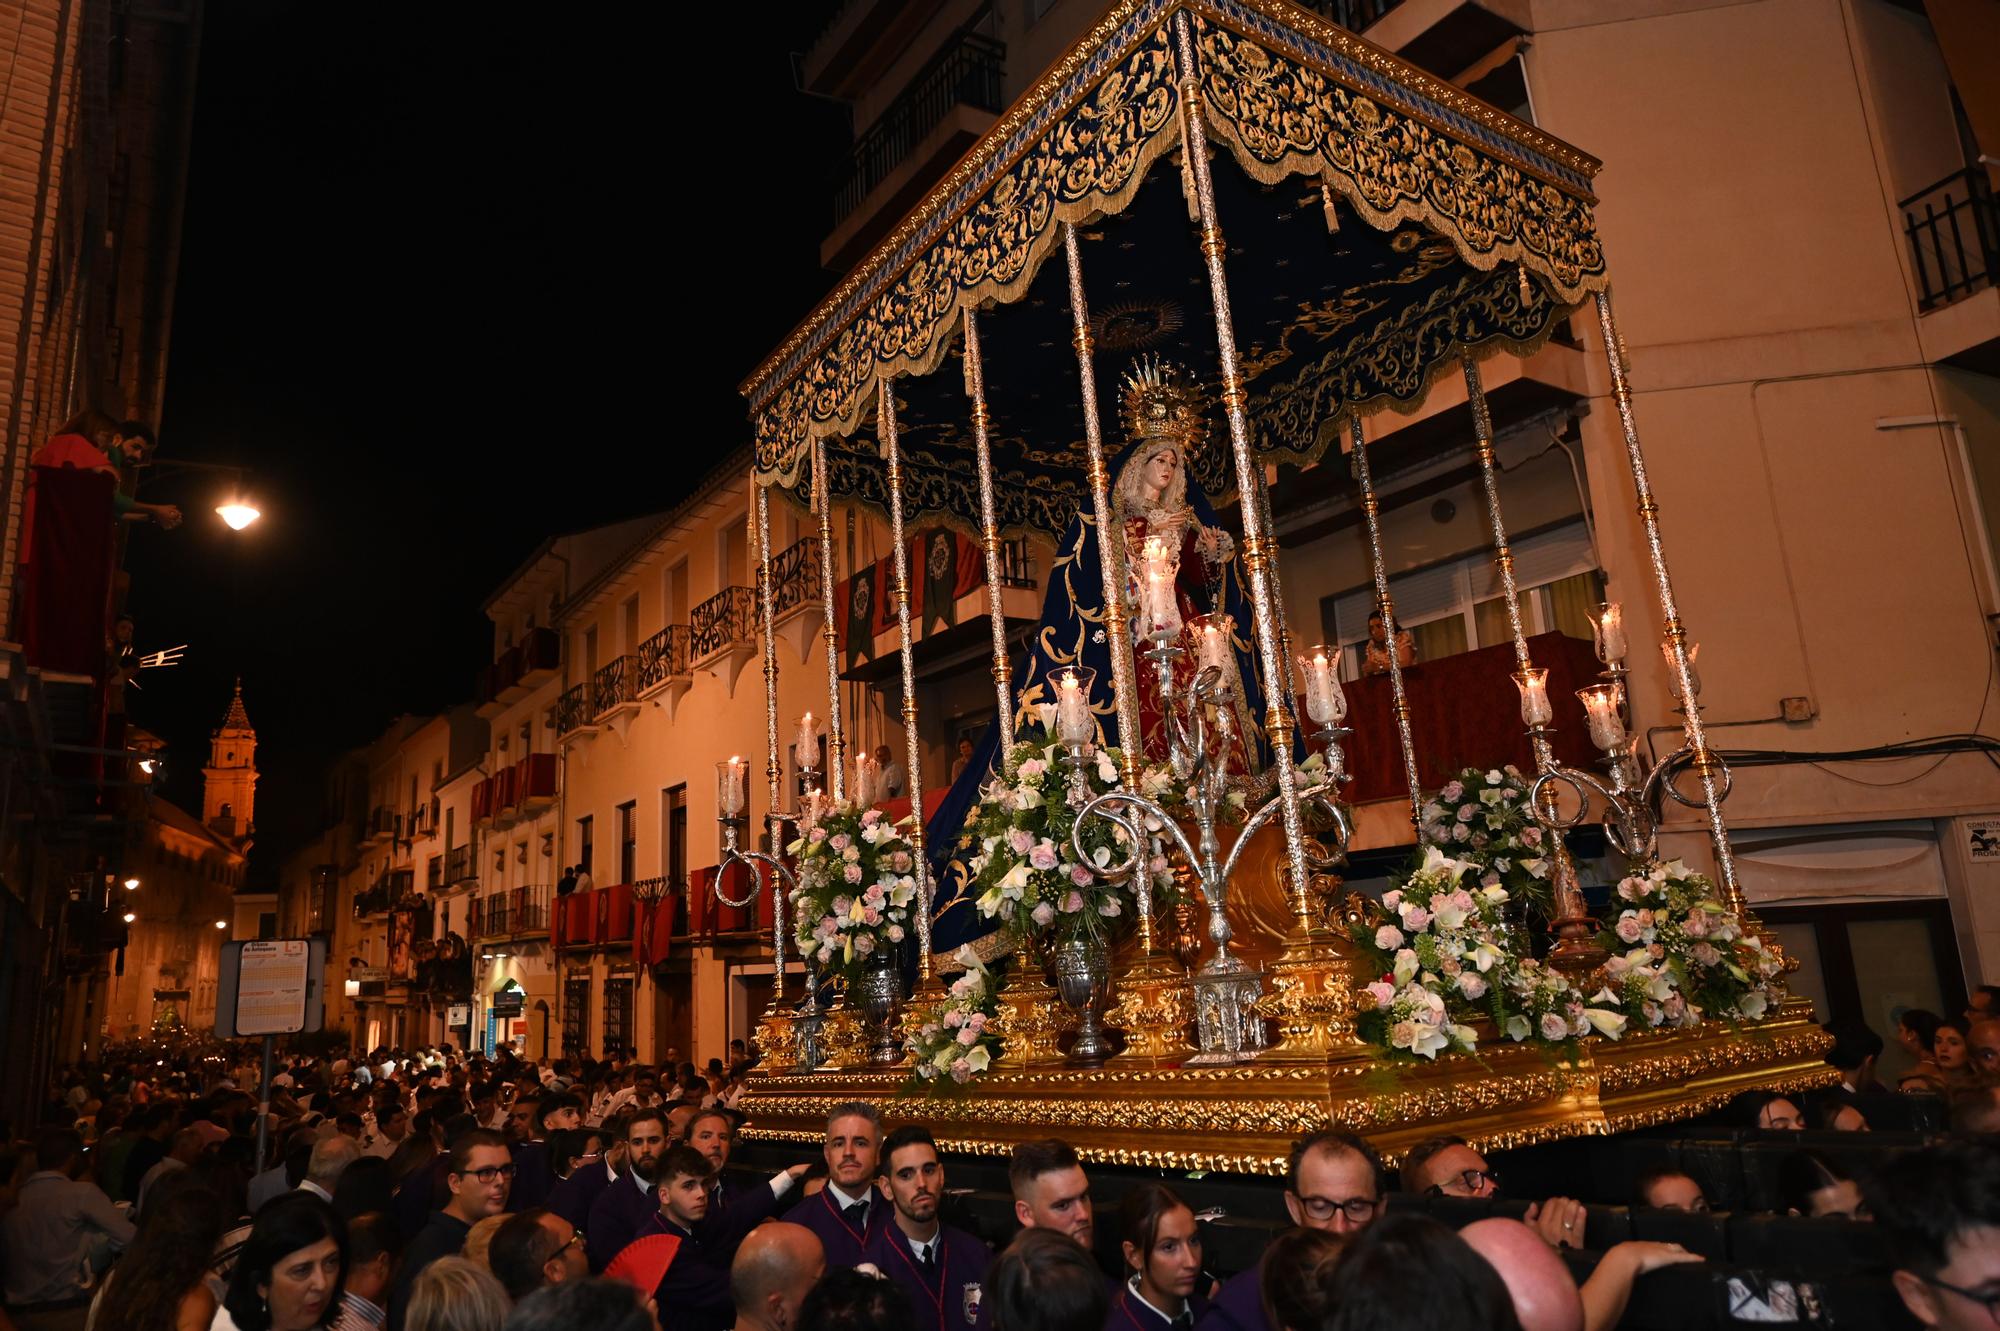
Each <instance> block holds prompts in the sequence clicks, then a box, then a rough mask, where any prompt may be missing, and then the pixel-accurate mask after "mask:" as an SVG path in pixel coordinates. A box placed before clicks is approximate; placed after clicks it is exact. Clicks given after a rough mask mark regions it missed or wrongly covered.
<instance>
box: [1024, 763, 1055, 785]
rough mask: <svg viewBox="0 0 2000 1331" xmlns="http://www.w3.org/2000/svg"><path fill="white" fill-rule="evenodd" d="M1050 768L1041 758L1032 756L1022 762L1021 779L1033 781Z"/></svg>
mask: <svg viewBox="0 0 2000 1331" xmlns="http://www.w3.org/2000/svg"><path fill="white" fill-rule="evenodd" d="M1048 770H1049V768H1048V764H1047V763H1045V762H1043V761H1042V760H1041V759H1040V758H1030V759H1028V761H1026V762H1024V763H1022V764H1021V768H1020V771H1021V779H1022V780H1023V781H1033V780H1034V779H1035V778H1036V777H1038V776H1040V775H1041V774H1042V773H1043V772H1046V771H1048Z"/></svg>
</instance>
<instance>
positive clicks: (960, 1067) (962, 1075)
mask: <svg viewBox="0 0 2000 1331" xmlns="http://www.w3.org/2000/svg"><path fill="white" fill-rule="evenodd" d="M951 1079H952V1080H953V1081H955V1082H958V1083H959V1084H960V1085H964V1084H965V1083H966V1082H969V1081H971V1080H972V1064H970V1063H968V1062H966V1061H965V1060H964V1059H962V1058H960V1059H954V1060H953V1061H952V1065H951Z"/></svg>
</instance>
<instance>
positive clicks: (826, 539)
mask: <svg viewBox="0 0 2000 1331" xmlns="http://www.w3.org/2000/svg"><path fill="white" fill-rule="evenodd" d="M826 469H827V461H826V439H825V437H824V436H822V437H820V438H818V439H815V440H813V479H812V487H813V508H814V509H815V510H816V511H817V512H818V514H819V597H820V607H821V609H822V610H823V611H824V612H825V616H826V623H825V624H824V625H823V626H822V628H821V630H820V636H821V637H823V638H825V639H826V767H827V774H826V790H827V794H829V795H831V796H832V797H833V801H834V803H836V804H838V803H839V802H840V801H841V800H842V799H844V798H846V795H847V774H846V765H847V764H846V754H847V743H846V741H845V739H844V738H843V737H842V735H841V730H840V635H839V633H838V632H836V631H835V629H834V627H833V564H834V553H833V499H832V497H831V496H830V495H829V494H828V493H827V475H826Z"/></svg>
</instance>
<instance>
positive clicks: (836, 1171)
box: [785, 1100, 889, 1269]
mask: <svg viewBox="0 0 2000 1331" xmlns="http://www.w3.org/2000/svg"><path fill="white" fill-rule="evenodd" d="M881 1144H882V1116H881V1114H880V1113H879V1112H877V1110H876V1108H875V1106H874V1105H871V1104H869V1103H868V1102H867V1101H865V1100H850V1101H847V1102H846V1103H844V1104H838V1105H835V1106H834V1107H833V1111H832V1112H831V1113H829V1114H828V1115H827V1116H826V1147H825V1155H826V1187H825V1188H824V1189H822V1190H821V1191H820V1194H819V1195H818V1196H817V1197H808V1198H806V1199H805V1200H804V1201H802V1202H800V1203H799V1204H798V1205H797V1206H795V1207H793V1208H792V1209H791V1211H790V1213H789V1214H787V1215H786V1216H785V1219H787V1220H789V1221H791V1222H792V1223H793V1224H795V1225H804V1226H805V1227H806V1228H807V1229H810V1230H811V1231H812V1232H813V1233H815V1234H817V1235H819V1241H820V1243H821V1244H822V1245H824V1247H825V1248H826V1264H827V1267H828V1269H833V1268H836V1267H842V1266H858V1265H860V1264H861V1263H862V1262H864V1261H867V1260H868V1258H867V1256H866V1253H867V1250H868V1248H869V1246H870V1240H871V1238H872V1236H873V1235H874V1234H875V1231H876V1230H878V1229H880V1228H881V1227H882V1226H883V1225H884V1224H886V1223H887V1219H886V1217H884V1216H883V1215H882V1212H884V1211H886V1210H888V1209H889V1208H888V1205H887V1204H886V1203H883V1204H874V1205H871V1204H870V1203H871V1200H872V1199H873V1197H874V1195H875V1188H874V1182H875V1173H876V1165H877V1162H878V1161H879V1160H880V1159H881Z"/></svg>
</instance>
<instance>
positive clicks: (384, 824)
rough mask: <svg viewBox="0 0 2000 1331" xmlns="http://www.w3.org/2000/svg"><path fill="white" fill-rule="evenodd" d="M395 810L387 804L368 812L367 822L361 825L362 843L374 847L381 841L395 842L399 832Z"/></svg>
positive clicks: (379, 805) (377, 806)
mask: <svg viewBox="0 0 2000 1331" xmlns="http://www.w3.org/2000/svg"><path fill="white" fill-rule="evenodd" d="M398 821H399V820H398V819H397V817H396V813H395V810H393V809H391V808H390V807H389V806H388V805H386V804H378V805H376V806H375V807H374V808H372V809H370V810H369V811H368V818H367V821H366V822H364V823H362V825H361V843H362V844H363V845H373V844H375V843H376V842H379V841H393V840H395V839H396V835H397V832H398V830H399V829H398V827H397V823H398Z"/></svg>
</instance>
